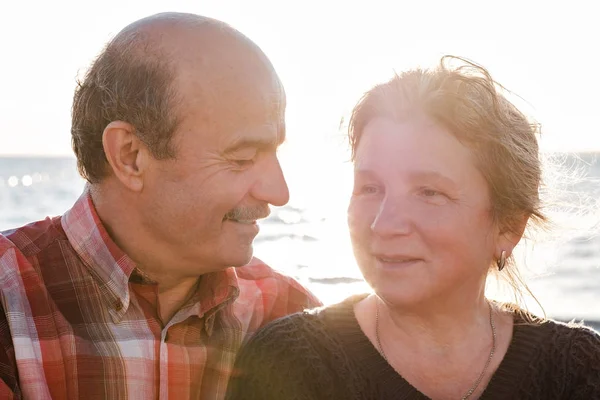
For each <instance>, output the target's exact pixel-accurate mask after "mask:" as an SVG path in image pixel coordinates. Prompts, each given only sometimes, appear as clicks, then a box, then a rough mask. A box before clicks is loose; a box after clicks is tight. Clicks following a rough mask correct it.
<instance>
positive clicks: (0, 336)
mask: <svg viewBox="0 0 600 400" xmlns="http://www.w3.org/2000/svg"><path fill="white" fill-rule="evenodd" d="M1 300H2V301H1V302H0V345H1V346H2V348H1V349H0V399H20V398H21V395H20V390H19V379H18V376H17V367H16V363H15V357H14V355H15V353H14V347H13V344H12V338H11V334H10V328H9V326H8V321H7V319H6V314H5V312H4V296H2V299H1Z"/></svg>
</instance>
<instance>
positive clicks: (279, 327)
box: [251, 294, 367, 342]
mask: <svg viewBox="0 0 600 400" xmlns="http://www.w3.org/2000/svg"><path fill="white" fill-rule="evenodd" d="M366 296H367V295H366V294H364V295H354V296H351V297H349V298H347V299H345V300H343V301H342V302H339V303H336V304H332V305H328V306H322V307H316V308H313V309H310V310H304V311H301V312H297V313H294V314H290V315H287V316H285V317H282V318H279V319H276V320H274V321H272V322H270V323H268V324H267V325H265V326H264V327H263V328H262V329H260V330H259V331H258V332H257V333H256V334H255V335H254V336H253V338H252V339H251V340H252V341H254V342H256V341H271V340H275V339H276V340H278V341H281V340H283V341H285V340H288V339H289V340H292V341H297V340H298V339H299V338H300V337H304V338H305V339H310V338H318V339H319V340H321V341H322V340H325V339H327V338H330V337H331V335H332V334H335V333H339V332H340V331H343V330H344V327H345V326H346V325H348V326H351V325H352V324H353V323H354V322H355V321H354V304H356V303H357V302H358V301H360V300H362V299H363V298H365V297H366Z"/></svg>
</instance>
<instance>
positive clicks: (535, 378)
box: [226, 296, 600, 400]
mask: <svg viewBox="0 0 600 400" xmlns="http://www.w3.org/2000/svg"><path fill="white" fill-rule="evenodd" d="M362 298H364V296H354V297H352V298H350V299H348V300H346V301H344V302H343V303H340V304H337V305H335V306H330V307H327V308H323V309H317V310H312V311H306V312H304V313H298V314H294V315H290V316H288V317H285V318H282V319H280V320H277V321H274V322H273V323H271V324H269V325H267V326H266V327H265V328H263V329H262V330H261V331H260V332H258V333H257V334H256V335H255V336H254V337H253V338H252V339H250V341H249V342H248V343H247V345H246V346H244V348H243V349H242V350H241V352H240V353H239V355H238V359H237V362H236V368H235V372H234V375H233V377H232V379H231V381H230V383H229V389H228V394H227V397H226V398H227V400H242V399H244V400H252V399H261V400H270V399H272V400H294V399H315V400H317V399H323V400H332V399H340V400H341V399H344V400H352V399H394V400H401V399H411V400H412V399H415V400H416V399H427V398H428V397H427V396H425V395H424V394H422V393H421V392H419V391H418V390H417V389H416V388H414V387H413V386H411V385H410V384H409V383H408V382H407V381H406V380H405V379H404V378H402V376H400V375H399V374H398V373H397V372H396V371H395V370H394V369H393V368H392V367H391V366H390V365H389V364H388V363H387V362H386V361H385V360H384V359H383V357H381V355H380V354H379V352H378V351H377V350H376V349H375V347H374V346H373V345H372V344H371V342H370V341H369V339H368V338H367V337H366V336H365V335H364V333H363V332H362V330H361V328H360V326H359V324H358V321H357V320H356V318H355V316H354V312H353V306H354V304H355V303H356V302H358V301H360V300H361V299H362ZM519 322H522V320H520V318H519V317H518V316H516V315H515V326H514V330H513V337H512V341H511V343H510V346H509V348H508V351H507V353H506V355H505V356H504V359H503V360H502V362H501V364H500V366H499V367H498V369H497V370H496V372H495V373H494V375H493V377H492V379H491V381H490V382H489V384H488V386H487V388H486V389H485V392H484V393H483V394H482V396H481V397H480V399H487V400H491V399H511V400H513V399H535V400H539V399H582V400H583V399H585V400H593V399H600V335H598V334H597V333H596V332H594V331H593V330H591V329H589V328H585V327H583V326H579V325H566V324H562V323H558V322H553V321H547V322H544V323H539V324H534V325H532V324H522V323H519Z"/></svg>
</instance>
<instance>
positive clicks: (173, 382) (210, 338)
mask: <svg viewBox="0 0 600 400" xmlns="http://www.w3.org/2000/svg"><path fill="white" fill-rule="evenodd" d="M284 110H285V95H284V91H283V88H282V85H281V82H280V81H279V79H278V77H277V75H276V74H275V71H274V70H273V67H272V65H271V64H270V62H269V61H268V59H267V58H266V56H265V55H264V54H263V53H262V51H261V50H260V49H259V48H258V47H257V46H256V45H255V44H253V43H252V42H251V41H250V40H249V39H247V38H246V37H244V36H243V35H242V34H240V33H239V32H237V31H236V30H234V29H232V28H231V27H229V26H227V25H226V24H224V23H222V22H219V21H215V20H212V19H209V18H204V17H200V16H196V15H189V14H159V15H156V16H152V17H149V18H145V19H143V20H140V21H137V22H135V23H133V24H131V25H130V26H128V27H126V28H125V29H124V30H123V31H121V32H120V33H119V34H118V35H117V36H116V37H115V38H114V39H113V40H112V41H111V42H110V43H109V44H108V45H107V47H106V48H105V49H104V51H103V52H102V53H101V54H100V56H99V57H98V58H97V59H96V61H95V62H94V64H93V65H92V67H91V68H90V70H89V71H88V73H87V75H86V77H85V79H84V80H83V81H82V82H81V83H80V84H79V86H78V88H77V90H76V93H75V98H74V103H73V125H72V144H73V148H74V151H75V154H76V156H77V161H78V167H79V170H80V172H81V174H82V175H83V177H84V178H86V179H87V181H88V182H89V183H88V185H87V187H86V190H85V192H84V193H83V195H82V196H81V197H80V199H79V200H77V202H76V203H75V205H74V206H73V208H71V209H70V210H68V211H67V212H66V213H65V214H64V215H63V216H62V217H57V218H52V219H50V218H48V219H46V220H44V221H39V222H35V223H33V224H30V225H27V226H25V227H22V228H19V229H16V230H13V231H10V232H4V235H5V236H1V235H0V290H1V293H2V296H1V303H0V304H1V307H2V310H1V312H0V340H1V341H2V342H1V343H2V351H0V378H1V379H0V397H1V398H10V397H14V398H31V399H46V398H48V399H50V398H53V399H67V398H69V399H75V398H82V399H86V400H91V399H124V398H136V399H142V398H143V399H151V398H160V399H167V398H173V399H184V398H186V399H187V398H202V399H218V398H221V397H223V396H224V393H225V389H226V385H227V380H228V377H229V375H230V373H231V368H232V365H233V361H234V358H235V355H236V351H237V350H238V348H239V347H240V345H241V344H242V342H243V341H244V340H245V339H246V338H247V337H248V335H251V334H252V333H253V332H255V331H256V330H257V329H258V328H260V327H261V326H263V325H264V324H266V323H267V322H269V321H271V320H273V319H275V318H278V317H282V316H284V315H287V314H290V313H293V312H297V311H300V310H302V309H304V308H307V307H312V306H316V305H318V304H319V302H318V300H317V299H315V298H314V297H313V296H312V295H311V294H310V293H309V292H308V291H307V290H305V289H304V288H303V287H302V286H301V285H299V284H298V283H297V282H295V281H294V280H293V279H291V278H289V277H286V276H283V275H281V274H279V273H277V272H275V271H273V270H272V269H270V268H269V267H268V266H266V265H265V264H263V263H262V262H260V261H259V260H257V259H253V258H252V241H253V239H254V237H255V236H256V234H257V233H258V226H257V224H256V221H257V220H258V219H260V218H264V217H266V216H267V215H268V214H269V204H273V205H276V206H281V205H283V204H285V203H286V202H287V201H288V197H289V194H288V189H287V186H286V183H285V180H284V177H283V174H282V171H281V168H280V165H279V162H278V159H277V156H276V149H277V147H278V146H279V145H280V144H281V143H282V142H283V140H284V138H285V125H284ZM233 267H237V268H233Z"/></svg>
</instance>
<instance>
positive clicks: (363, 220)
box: [348, 117, 502, 306]
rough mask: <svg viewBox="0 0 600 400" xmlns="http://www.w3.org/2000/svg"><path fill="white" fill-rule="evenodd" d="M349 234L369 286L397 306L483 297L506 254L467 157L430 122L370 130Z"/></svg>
mask: <svg viewBox="0 0 600 400" xmlns="http://www.w3.org/2000/svg"><path fill="white" fill-rule="evenodd" d="M348 225H349V227H350V234H351V239H352V245H353V249H354V254H355V257H356V260H357V262H358V265H359V267H360V268H361V271H362V273H363V275H364V277H365V279H366V280H367V282H368V283H369V284H370V285H371V286H372V287H373V288H374V290H375V291H376V293H377V294H378V295H379V296H380V297H382V298H383V299H384V300H386V301H387V302H389V303H392V304H396V305H398V306H402V305H405V306H407V305H414V304H418V303H421V302H426V301H430V300H434V301H435V300H438V301H439V300H442V301H444V300H449V299H450V298H449V296H450V297H456V296H458V297H465V296H466V297H468V298H469V299H474V297H476V296H480V295H481V294H482V292H483V289H484V285H485V277H486V275H487V271H488V268H489V266H490V264H491V262H492V261H493V260H494V258H495V254H497V253H499V252H500V251H501V250H502V249H501V247H498V246H499V245H500V246H501V245H502V243H501V242H502V239H501V237H500V235H499V231H498V229H497V227H496V225H495V224H494V223H493V220H492V217H491V203H490V197H489V191H488V186H487V184H486V181H485V179H484V177H483V175H482V174H481V173H480V172H479V170H478V169H477V168H476V167H475V164H474V160H473V157H472V155H471V152H470V150H469V149H468V148H467V147H465V146H464V145H462V144H461V143H460V142H459V141H458V140H457V139H456V138H455V137H454V135H452V134H451V133H450V132H449V131H447V130H446V129H444V128H443V127H441V126H439V125H437V124H435V123H434V122H433V121H432V120H430V119H428V118H427V117H414V118H412V119H407V120H405V121H402V122H394V121H392V120H390V119H385V118H375V119H373V120H371V121H370V122H369V123H368V124H367V125H366V127H365V129H364V131H363V135H362V138H361V141H360V144H359V145H358V148H357V149H356V159H355V168H354V190H353V194H352V199H351V201H350V206H349V208H348ZM465 300H467V299H465Z"/></svg>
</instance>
